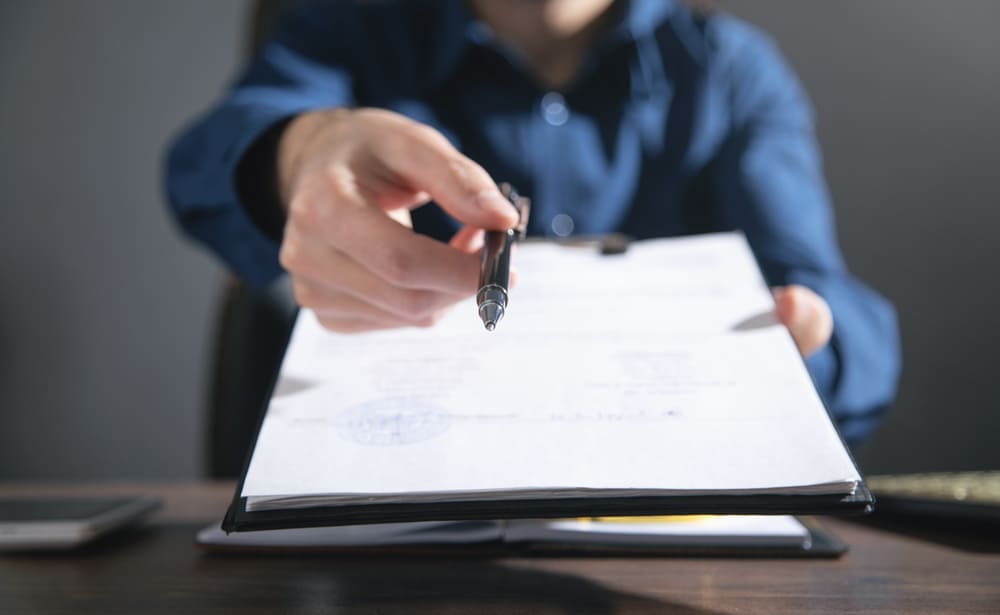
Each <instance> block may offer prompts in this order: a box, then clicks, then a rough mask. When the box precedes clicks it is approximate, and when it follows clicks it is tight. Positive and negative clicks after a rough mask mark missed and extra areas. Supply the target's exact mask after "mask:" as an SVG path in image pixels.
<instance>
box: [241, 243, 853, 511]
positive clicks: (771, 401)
mask: <svg viewBox="0 0 1000 615" xmlns="http://www.w3.org/2000/svg"><path fill="white" fill-rule="evenodd" d="M517 247H518V250H517V253H516V254H515V255H514V267H515V268H516V269H517V271H518V273H519V277H518V283H517V285H516V286H515V287H514V288H513V289H512V290H511V295H510V303H509V306H508V311H507V314H506V316H505V318H504V320H503V322H502V323H501V324H500V325H499V326H498V327H497V328H496V330H495V331H493V332H487V331H485V330H483V327H482V325H481V324H480V322H479V320H478V317H477V313H476V307H475V303H474V301H473V300H472V299H470V300H469V301H468V302H466V303H461V304H459V305H457V306H456V307H455V308H454V309H453V310H452V311H451V312H450V313H449V315H448V316H447V317H446V318H445V319H444V320H443V321H442V322H440V323H439V324H438V325H436V326H434V327H431V328H426V329H424V328H410V329H402V330H394V331H385V332H375V333H365V334H351V335H341V334H335V333H330V332H327V331H325V330H323V329H322V328H321V327H320V325H319V324H318V322H317V320H316V318H315V316H314V315H313V314H312V313H311V312H309V311H307V310H303V311H302V312H301V313H300V315H299V317H298V321H297V323H296V325H295V328H294V331H293V333H292V336H291V339H290V342H289V346H288V349H287V353H286V356H285V359H284V362H283V364H282V367H281V372H280V376H279V378H278V382H277V385H276V387H275V389H274V392H273V396H272V399H271V401H270V404H269V407H268V409H267V413H266V415H265V418H264V420H263V423H262V425H261V428H260V432H259V435H258V439H257V442H256V445H255V448H254V451H253V454H252V458H251V461H250V464H249V466H248V469H247V472H246V476H245V479H244V481H243V485H242V491H241V496H242V497H244V498H246V500H245V504H246V511H247V512H252V511H269V510H292V509H307V508H310V507H317V506H324V507H329V506H338V505H351V504H356V505H367V504H371V503H383V504H384V503H398V504H414V503H416V504H419V503H434V502H452V503H454V502H476V501H484V500H487V501H488V500H495V499H497V498H515V499H518V500H522V501H529V500H532V499H552V498H577V497H604V498H629V497H634V496H638V497H642V496H673V495H715V494H724V495H760V494H782V495H788V494H845V495H846V494H851V493H853V492H854V490H855V488H856V487H857V486H858V484H859V482H860V481H861V477H860V475H859V473H858V471H857V468H856V467H855V465H854V463H853V461H852V460H851V458H850V456H849V455H848V453H847V452H846V450H845V448H844V446H843V444H842V442H841V440H840V438H839V436H838V434H837V432H836V430H835V428H834V427H833V425H832V423H831V421H830V418H829V416H828V414H827V412H826V409H825V408H824V406H823V403H822V401H821V400H820V398H819V396H818V394H817V392H816V390H815V388H814V386H813V383H812V381H811V379H810V376H809V374H808V372H807V371H806V368H805V365H804V363H803V361H802V359H801V357H800V356H799V355H798V352H797V350H796V347H795V345H794V343H793V341H792V339H791V336H790V335H789V333H788V331H787V330H786V329H785V328H784V327H782V326H781V325H779V324H778V322H777V320H776V318H775V316H774V304H773V301H772V297H771V294H770V291H769V289H768V288H767V286H766V285H765V283H764V280H763V278H762V276H761V274H760V271H759V269H758V267H757V265H756V262H755V260H754V257H753V255H752V253H751V251H750V249H749V246H748V244H747V242H746V240H745V238H744V237H743V235H742V234H738V233H727V234H714V235H704V236H697V237H688V238H679V239H661V240H649V241H640V242H634V243H633V244H631V245H630V246H629V248H628V250H627V251H626V252H625V253H624V254H620V255H613V256H602V255H600V254H599V253H598V252H597V251H596V250H594V249H593V248H588V247H566V246H560V245H554V244H550V243H531V242H525V243H523V244H520V245H518V246H517Z"/></svg>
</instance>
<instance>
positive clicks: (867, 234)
mask: <svg viewBox="0 0 1000 615" xmlns="http://www.w3.org/2000/svg"><path fill="white" fill-rule="evenodd" d="M723 7H724V8H725V9H726V10H729V11H732V12H734V13H736V14H738V15H741V16H743V17H745V18H746V19H748V20H750V21H752V22H754V23H756V24H758V25H760V26H761V27H763V28H765V29H766V30H768V31H770V32H771V33H772V34H773V35H774V37H775V38H776V39H777V40H778V42H779V44H780V45H781V47H782V49H783V50H784V51H785V53H786V55H787V56H788V57H789V59H790V61H791V62H792V64H793V65H794V66H795V67H796V69H797V70H798V71H799V74H800V76H801V77H802V80H803V81H804V82H805V85H806V87H807V89H808V90H809V92H810V93H811V95H812V98H813V100H814V102H815V105H816V108H817V112H818V117H819V125H818V128H819V134H820V138H821V140H822V143H823V147H824V152H825V157H826V171H827V176H828V178H829V181H830V184H831V187H832V191H833V194H834V198H835V201H836V204H837V215H838V218H839V233H840V239H841V244H842V246H843V248H844V252H845V255H846V257H847V260H848V262H849V263H850V265H851V267H852V268H853V270H854V271H855V272H857V273H858V274H859V275H860V276H861V277H862V278H864V279H865V280H867V281H868V282H869V283H871V284H872V285H873V286H875V287H877V288H878V289H880V290H881V291H882V292H883V293H884V294H886V295H887V296H888V297H890V298H891V299H892V300H893V301H894V302H895V304H896V306H897V307H898V309H899V312H900V318H901V322H902V329H903V343H904V353H905V360H904V374H903V381H902V388H901V390H900V395H899V400H898V402H897V403H896V405H895V407H894V409H893V410H892V412H891V414H890V415H889V417H888V419H887V420H886V422H885V424H884V426H883V428H882V429H881V430H880V431H879V433H878V434H877V435H876V437H875V438H874V439H873V440H872V441H871V442H870V443H869V444H868V445H867V446H866V447H865V448H864V449H863V450H862V451H861V453H860V462H861V465H862V469H863V470H865V471H866V472H889V471H893V472H894V471H913V470H931V469H941V470H954V469H974V468H996V469H1000V446H997V445H996V441H997V439H998V437H997V436H998V434H1000V403H998V401H997V396H996V388H997V387H996V383H997V381H998V377H997V375H996V374H995V373H994V372H995V371H996V369H997V365H998V363H997V361H996V360H995V358H994V357H995V352H996V350H995V349H996V347H997V342H998V341H1000V333H998V329H997V326H996V325H995V324H994V323H995V319H996V315H997V314H1000V286H998V284H997V280H998V279H1000V266H998V259H997V256H996V252H995V250H994V247H993V246H994V241H992V240H991V239H990V237H992V236H993V235H994V234H995V233H996V232H997V229H998V228H1000V207H998V206H1000V188H998V181H997V179H998V178H997V175H1000V170H998V164H997V163H998V161H1000V156H998V154H997V147H998V144H1000V119H998V117H997V111H998V110H1000V70H998V68H997V66H998V65H1000V36H997V34H996V27H997V24H1000V3H998V2H993V1H991V0H978V1H973V0H961V1H956V2H940V1H932V0H919V1H914V0H881V1H879V2H868V1H861V0H854V1H849V2H829V1H824V0H807V1H798V2H788V1H783V0H741V1H739V2H736V1H730V2H724V3H723ZM250 13H251V4H250V3H249V2H244V1H240V0H212V1H211V2H204V1H199V0H171V1H170V2H166V1H160V2H154V1H152V0H100V1H96V0H95V1H91V2H77V1H74V0H47V1H38V0H4V1H3V2H0V135H2V145H0V148H2V150H0V151H2V152H3V157H2V164H0V188H2V192H0V199H2V201H0V202H2V212H3V216H2V219H0V479H47V478H61V479H75V478H104V477H109V478H141V477H152V478H189V477H195V476H199V475H200V474H201V472H202V467H203V461H204V449H203V441H204V437H205V436H204V434H205V416H206V397H207V395H206V390H207V384H208V379H209V365H210V361H209V358H210V357H209V354H210V353H209V350H210V347H211V333H212V331H213V330H214V328H215V320H216V318H217V303H218V299H219V295H220V291H221V286H222V284H223V281H224V279H225V276H224V275H223V272H222V271H221V269H220V268H219V267H218V266H217V265H216V264H215V262H214V261H213V260H212V258H210V257H209V256H207V255H206V254H204V253H203V252H201V251H199V250H197V249H194V248H192V247H191V246H190V245H189V244H188V243H187V242H186V241H185V240H183V239H182V238H180V237H179V235H178V234H177V233H176V232H175V230H174V229H173V228H172V224H171V223H170V221H169V218H168V217H167V215H166V213H165V207H164V203H163V197H162V195H161V189H160V181H161V180H160V167H161V156H162V153H163V147H164V144H165V143H166V141H167V140H168V138H169V137H170V135H172V134H173V133H174V132H175V131H176V130H177V129H178V128H179V127H180V126H181V125H182V124H183V123H184V122H185V121H187V120H188V119H189V118H191V117H192V115H193V114H194V113H196V112H197V111H199V110H201V109H204V108H205V107H206V106H207V105H208V104H209V103H210V102H211V101H212V100H213V98H214V97H215V96H217V95H218V93H219V92H220V90H221V89H222V87H223V85H224V84H225V83H226V81H227V80H228V79H230V78H231V77H232V76H233V72H234V71H235V69H236V67H237V66H238V63H239V59H240V58H241V57H242V50H243V49H244V47H245V40H244V38H245V32H246V29H247V25H248V19H249V15H250Z"/></svg>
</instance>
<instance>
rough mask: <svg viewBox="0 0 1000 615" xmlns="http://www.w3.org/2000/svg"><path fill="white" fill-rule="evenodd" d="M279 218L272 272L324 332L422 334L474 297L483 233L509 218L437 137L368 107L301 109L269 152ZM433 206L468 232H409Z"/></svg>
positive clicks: (500, 200)
mask: <svg viewBox="0 0 1000 615" xmlns="http://www.w3.org/2000/svg"><path fill="white" fill-rule="evenodd" d="M278 158H279V160H278V166H279V173H278V175H279V180H280V184H281V185H280V188H281V194H282V201H283V203H284V204H285V206H286V208H287V210H288V222H287V224H286V225H285V236H284V241H283V242H282V246H281V253H280V258H281V264H282V265H283V266H284V267H285V269H286V270H287V271H288V273H289V274H290V275H291V279H292V288H293V289H294V292H295V298H296V300H297V302H298V303H299V305H301V306H302V307H306V308H310V309H312V310H314V311H315V313H316V316H317V317H318V319H319V321H320V323H322V325H323V326H324V327H326V328H327V329H330V330H333V331H340V332H356V331H370V330H374V329H386V328H393V327H403V326H429V325H431V324H433V323H434V322H435V321H437V320H438V319H440V318H441V316H442V315H443V314H444V313H445V311H447V310H448V308H449V307H450V306H452V305H453V304H454V303H455V302H457V301H459V300H460V299H462V298H464V297H468V296H471V295H472V294H474V293H475V292H476V286H475V284H476V281H477V279H478V274H479V257H478V255H477V254H475V253H474V251H475V250H476V249H477V247H478V245H480V244H481V242H482V234H481V232H480V229H484V228H485V229H490V228H493V229H505V228H510V227H511V226H513V225H514V224H515V223H516V222H517V212H516V211H515V209H514V208H513V207H511V205H510V203H509V202H508V201H507V200H506V199H505V198H504V197H503V196H502V195H501V194H500V191H499V189H498V188H497V185H496V183H495V182H494V181H493V180H492V179H491V178H490V176H489V175H488V174H487V173H486V171H485V170H483V168H482V167H480V166H479V165H477V164H476V163H475V162H473V161H472V160H469V159H468V158H466V157H465V156H463V155H462V154H461V153H459V152H458V150H456V149H455V148H454V147H453V146H452V145H451V144H450V143H449V142H448V141H447V139H445V138H444V137H443V136H442V135H441V134H440V133H438V132H437V131H435V130H434V129H432V128H430V127H428V126H424V125H421V124H418V123H417V122H414V121H413V120H410V119H408V118H405V117H403V116H401V115H398V114H395V113H392V112H389V111H382V110H375V109H357V110H347V109H337V110H324V111H314V112H309V113H305V114H303V115H301V116H299V117H298V118H296V119H295V120H293V121H292V122H291V124H290V125H289V126H288V128H287V129H286V130H285V133H284V135H283V136H282V139H281V143H280V145H279V155H278ZM430 199H433V200H435V201H437V203H438V204H440V205H441V207H443V208H444V209H445V210H446V211H447V212H448V213H450V214H451V215H452V216H453V217H455V218H456V219H458V220H459V221H460V222H462V223H464V224H465V225H466V227H465V228H464V229H462V230H461V231H459V232H458V234H456V235H455V237H454V238H452V240H451V242H450V244H447V245H446V244H443V243H439V242H437V241H435V240H433V239H430V238H428V237H425V236H423V235H419V234H416V233H414V232H413V231H412V229H411V228H410V227H411V222H410V210H411V209H412V208H414V207H418V206H420V205H421V204H423V203H425V202H427V201H428V200H430Z"/></svg>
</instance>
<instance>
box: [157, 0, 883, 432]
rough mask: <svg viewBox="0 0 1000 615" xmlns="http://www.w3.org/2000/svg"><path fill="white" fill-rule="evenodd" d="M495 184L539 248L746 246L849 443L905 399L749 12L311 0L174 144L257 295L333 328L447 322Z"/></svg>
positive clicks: (623, 1) (875, 308)
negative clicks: (722, 238)
mask: <svg viewBox="0 0 1000 615" xmlns="http://www.w3.org/2000/svg"><path fill="white" fill-rule="evenodd" d="M496 181H509V182H511V183H512V184H514V185H515V186H517V187H518V188H519V190H520V191H521V192H522V193H525V194H528V195H530V196H531V197H532V200H533V212H532V218H531V225H530V227H529V233H531V234H534V235H550V236H565V235H570V234H587V235H591V234H600V233H608V232H613V231H614V232H621V233H625V234H627V235H630V236H633V237H637V238H647V237H664V236H674V235H682V234H690V233H699V232H708V231H721V230H732V229H738V230H741V231H743V232H744V233H745V234H746V236H747V238H748V239H749V241H750V244H751V246H752V248H753V250H754V253H755V254H756V256H757V259H758V261H759V262H760V265H761V267H762V269H763V271H764V274H765V276H766V278H767V280H768V282H769V283H770V284H771V285H772V286H774V287H775V297H776V302H777V311H778V316H779V318H780V319H781V321H782V322H783V323H785V324H786V326H788V327H789V329H790V331H791V332H792V335H793V337H794V338H795V340H796V343H797V344H798V346H799V349H800V350H801V351H802V353H803V355H804V356H806V357H807V364H808V366H809V369H810V371H811V372H812V374H813V377H814V378H815V380H816V382H817V384H818V386H819V388H820V390H821V391H822V392H823V394H824V395H825V397H826V399H827V402H828V404H829V405H830V407H831V410H832V412H833V414H834V415H835V417H836V418H837V419H838V421H839V422H840V424H841V427H842V429H843V431H844V434H845V436H846V437H847V438H848V440H849V441H857V440H859V439H860V438H862V437H863V436H864V435H866V434H867V433H869V432H870V431H871V429H872V428H873V427H874V425H875V424H876V422H877V420H878V417H879V414H880V413H881V411H882V410H883V409H884V408H885V406H886V405H887V404H888V403H889V402H890V401H891V399H892V397H893V395H894V392H895V386H896V380H897V376H898V370H899V348H898V338H897V328H896V321H895V315H894V312H893V310H892V308H891V306H890V305H889V304H888V303H887V302H886V301H885V300H884V299H882V298H881V297H879V296H878V295H877V294H875V293H874V292H872V291H871V290H870V289H868V288H867V287H865V286H864V285H862V284H861V283H860V282H858V281H857V280H856V279H854V278H853V277H852V276H851V275H850V274H849V273H848V271H847V270H846V268H845V265H844V263H843V259H842V257H841V255H840V252H839V249H838V247H837V243H836V237H835V229H834V223H833V217H832V212H831V207H830V202H829V201H830V199H829V195H828V192H827V189H826V187H825V184H824V180H823V177H822V169H821V163H820V156H819V153H818V148H817V144H816V139H815V136H814V132H813V123H812V112H811V108H810V105H809V102H808V100H807V98H806V96H805V94H804V93H803V91H802V88H801V86H800V85H799V83H798V81H797V80H796V78H795V76H794V74H793V73H792V72H791V70H790V69H789V68H788V66H787V65H786V64H785V63H784V61H783V60H782V59H781V57H780V54H779V53H778V51H777V50H776V49H775V47H774V45H773V44H772V43H771V42H770V41H769V40H768V39H767V38H766V37H765V36H764V35H762V34H761V33H760V32H758V31H756V30H754V29H753V28H751V27H750V26H748V25H745V24H743V23H741V22H739V21H737V20H735V19H732V18H730V17H726V16H721V15H700V14H697V13H694V12H692V11H691V10H690V9H689V8H687V7H686V6H684V5H683V4H675V3H673V2H669V1H667V0H631V1H628V0H619V1H614V0H468V1H466V2H461V1H459V0H447V1H435V0H426V1H420V0H409V1H404V2H330V3H318V4H314V5H307V6H304V7H301V8H299V9H298V10H297V11H296V12H294V13H293V14H291V15H290V17H289V19H288V20H287V21H286V23H285V24H284V25H283V27H282V28H281V29H280V30H279V31H278V32H277V33H276V35H275V36H274V37H273V38H272V39H271V40H270V41H269V42H267V43H266V44H265V46H264V47H263V49H262V51H261V52H260V54H259V55H258V56H257V57H256V58H255V59H254V61H253V62H252V63H251V64H250V66H249V68H248V69H247V70H246V72H245V73H244V74H243V76H242V77H241V78H240V80H239V81H238V82H237V83H236V85H235V86H234V87H233V88H232V89H231V90H230V91H229V92H228V94H227V95H226V96H225V98H224V99H223V100H222V101H221V102H220V103H219V104H218V105H217V106H216V107H215V108H214V109H213V110H212V111H211V112H210V113H209V114H208V115H206V116H205V117H203V118H202V119H200V120H199V121H198V122H197V123H196V124H195V125H194V126H193V127H191V128H190V129H189V130H188V131H187V132H186V133H185V134H184V135H183V136H182V137H181V139H180V140H179V141H178V142H177V143H176V144H175V146H174V147H173V150H172V151H171V154H170V158H169V163H168V177H167V187H168V192H169V196H170V201H171V203H172V204H173V207H174V210H175V212H176V214H177V217H178V218H179V220H180V222H181V224H182V225H183V226H184V228H185V229H186V230H187V231H188V232H190V233H191V234H192V235H194V236H196V237H198V238H199V239H201V240H203V241H205V242H207V243H208V244H209V245H210V246H211V247H212V248H213V249H214V250H215V251H217V252H218V254H219V255H220V256H221V257H222V258H223V259H224V260H225V261H226V262H227V263H228V264H229V265H230V266H231V267H232V268H233V269H234V270H235V271H236V272H238V273H239V274H240V275H242V276H243V277H244V278H245V279H246V280H248V281H249V282H250V283H252V284H255V285H264V284H267V283H268V282H269V281H270V280H272V279H273V278H275V277H276V276H278V275H279V274H280V273H282V271H283V270H285V271H287V272H288V273H289V274H290V275H291V278H292V284H293V288H294V291H295V296H296V300H297V301H298V303H299V304H300V305H303V306H305V307H309V308H311V309H313V310H315V311H316V313H317V315H318V316H319V318H320V320H321V322H323V324H324V325H325V326H327V327H328V328H330V329H332V330H338V331H364V330H371V329H379V328H387V327H399V326H413V325H417V326H428V325H431V324H433V322H435V321H436V320H437V319H438V318H439V317H440V315H441V314H442V313H443V311H444V310H446V309H447V308H448V307H449V306H451V305H452V304H453V303H455V302H456V301H458V300H459V299H462V298H464V297H467V296H469V295H471V294H472V293H474V292H475V290H476V289H475V284H476V279H477V272H478V257H477V256H476V254H475V250H476V248H477V246H478V242H479V241H481V232H482V231H481V229H483V228H505V227H509V226H511V225H512V224H513V223H514V221H515V213H514V211H513V209H512V208H511V207H510V206H509V205H508V204H507V203H506V202H505V201H504V200H503V198H502V197H501V195H500V194H499V192H498V191H497V188H496ZM431 201H432V202H433V204H430V205H428V206H426V207H421V205H423V204H425V203H428V202H431ZM409 227H412V230H411V228H409ZM414 231H416V232H414Z"/></svg>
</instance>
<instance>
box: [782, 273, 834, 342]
mask: <svg viewBox="0 0 1000 615" xmlns="http://www.w3.org/2000/svg"><path fill="white" fill-rule="evenodd" d="M771 292H772V293H774V303H775V307H776V310H777V313H778V320H779V321H780V322H781V324H783V325H785V326H786V327H788V330H789V331H790V332H791V334H792V339H794V340H795V345H796V346H798V347H799V352H800V353H802V356H803V357H808V356H810V355H812V354H813V353H815V352H816V351H818V350H819V349H821V348H823V346H826V345H827V343H829V341H830V336H831V335H832V334H833V315H832V314H831V313H830V306H829V305H827V303H826V300H824V299H823V297H820V296H819V295H817V294H816V293H815V292H813V291H812V290H810V289H808V288H806V287H805V286H799V285H797V284H791V285H789V286H779V287H777V288H772V289H771Z"/></svg>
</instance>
